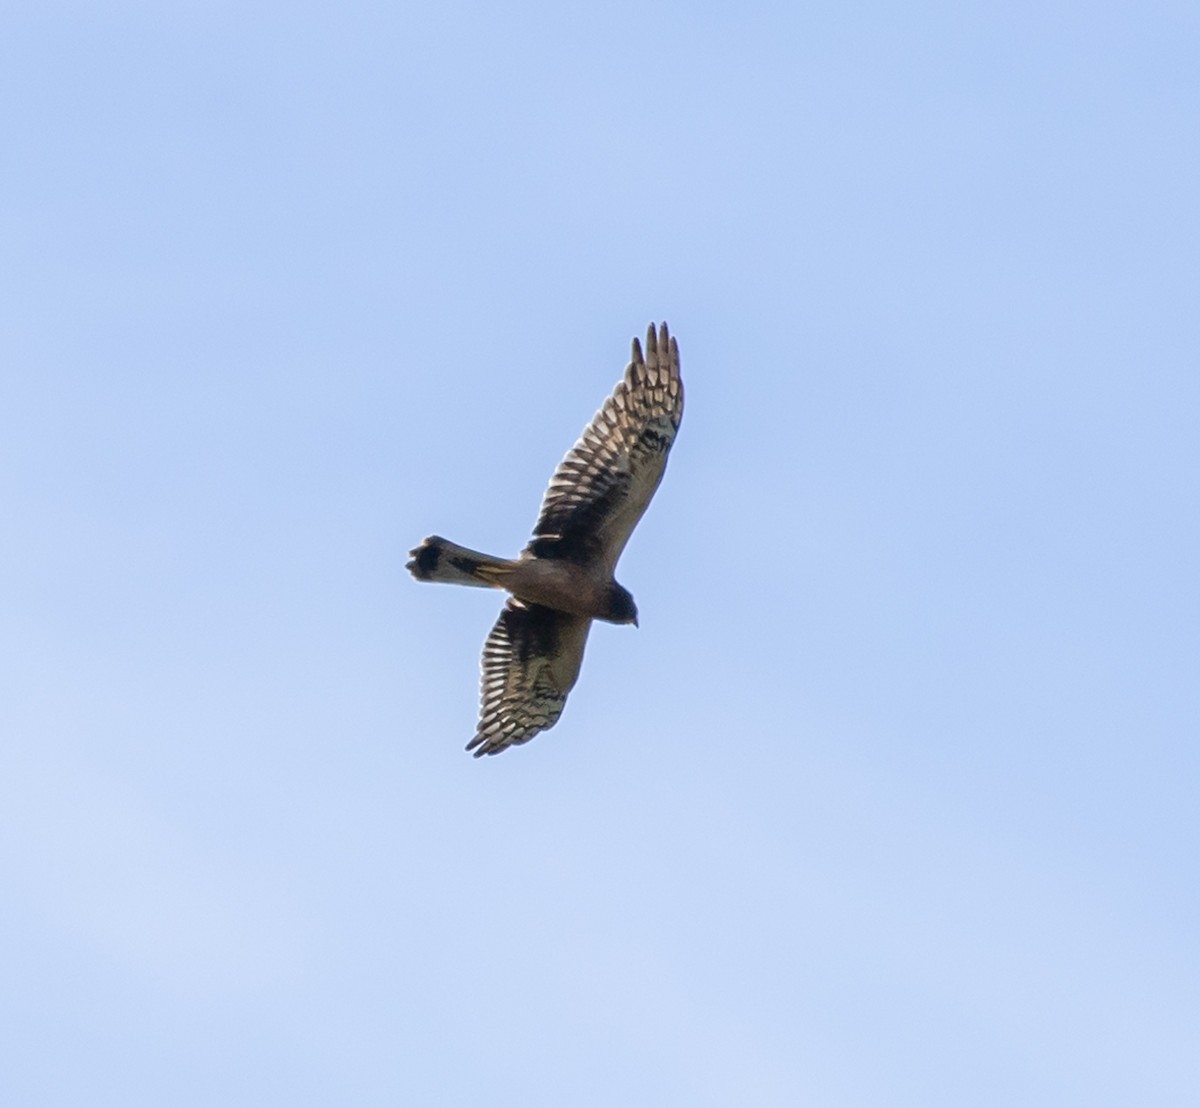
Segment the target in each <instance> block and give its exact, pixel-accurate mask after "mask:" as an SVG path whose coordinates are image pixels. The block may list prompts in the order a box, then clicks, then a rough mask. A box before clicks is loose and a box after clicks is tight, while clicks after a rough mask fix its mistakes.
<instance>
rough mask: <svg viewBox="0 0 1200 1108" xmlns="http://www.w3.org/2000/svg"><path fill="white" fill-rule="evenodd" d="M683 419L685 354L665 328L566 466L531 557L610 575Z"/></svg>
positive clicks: (649, 339) (636, 352) (649, 340)
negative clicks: (564, 561) (575, 564)
mask: <svg viewBox="0 0 1200 1108" xmlns="http://www.w3.org/2000/svg"><path fill="white" fill-rule="evenodd" d="M682 418H683V382H682V380H680V377H679V347H678V346H677V345H676V342H675V340H674V339H673V338H671V336H670V334H669V333H668V331H667V325H666V324H665V323H664V324H663V325H662V326H661V327H660V328H659V330H658V333H657V334H655V331H654V326H653V324H652V325H651V326H650V329H649V330H648V331H647V332H646V354H645V357H643V356H642V347H641V344H640V343H639V342H638V340H637V339H636V338H635V339H634V340H633V355H632V359H631V361H630V363H629V365H628V367H627V368H626V370H625V376H624V378H623V379H622V380H621V381H620V382H618V384H617V387H616V388H615V389H614V390H613V394H612V396H610V397H609V398H608V399H607V400H606V401H605V402H604V406H603V407H602V408H601V409H600V411H598V412H597V413H596V415H595V416H594V417H593V419H592V421H591V423H589V424H588V425H587V427H586V428H585V429H584V432H583V434H582V435H581V436H580V439H579V441H578V442H577V443H576V444H575V445H574V446H573V447H572V448H571V450H570V451H569V452H568V454H567V456H566V457H565V458H563V460H562V462H560V463H559V466H558V469H556V470H555V471H554V476H553V477H552V478H551V479H550V487H549V488H548V489H547V490H546V495H545V497H544V498H543V499H542V509H541V512H540V513H539V515H538V521H537V524H536V525H535V526H534V529H533V534H534V537H533V539H532V540H531V541H530V543H529V547H528V550H529V551H530V553H532V554H534V555H536V556H538V557H548V558H565V559H568V560H569V561H573V562H579V563H581V564H588V565H592V566H596V567H599V568H602V569H605V570H607V572H608V573H609V574H611V573H612V571H613V569H614V568H615V566H616V564H617V559H618V558H620V556H621V551H622V550H624V549H625V544H626V543H627V542H628V541H629V536H630V534H632V532H633V529H634V527H635V526H636V525H637V522H638V520H639V519H641V517H642V513H643V512H644V511H645V510H646V505H647V504H649V503H650V498H651V497H652V496H653V495H654V490H655V489H657V488H658V483H659V482H660V481H661V480H662V475H663V471H664V470H665V469H666V467H667V453H668V452H669V451H670V449H671V444H672V443H673V442H674V441H675V434H676V432H677V431H678V430H679V422H680V420H681V419H682Z"/></svg>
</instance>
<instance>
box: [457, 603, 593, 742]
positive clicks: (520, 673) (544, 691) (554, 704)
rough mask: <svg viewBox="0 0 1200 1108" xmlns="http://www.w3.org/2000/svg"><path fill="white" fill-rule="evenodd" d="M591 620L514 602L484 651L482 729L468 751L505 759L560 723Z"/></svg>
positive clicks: (495, 629)
mask: <svg viewBox="0 0 1200 1108" xmlns="http://www.w3.org/2000/svg"><path fill="white" fill-rule="evenodd" d="M591 622H592V621H591V620H590V619H587V618H585V617H582V616H572V615H568V614H567V613H566V612H557V611H555V610H554V609H553V608H543V607H542V606H541V605H540V604H526V603H525V602H523V601H521V600H510V601H509V602H508V604H507V605H506V606H505V608H504V610H503V611H502V612H501V613H500V618H499V619H498V620H496V626H495V627H493V628H492V633H491V634H490V635H488V637H487V642H486V643H484V646H483V662H482V671H483V673H482V678H481V681H480V698H481V704H480V709H479V727H478V729H477V730H476V733H475V737H474V738H473V739H472V740H471V741H470V742H469V743H467V749H468V750H473V751H474V752H475V757H476V758H478V757H479V756H480V755H482V754H499V753H500V751H502V750H506V749H507V748H508V747H510V746H515V745H517V744H518V743H524V742H528V741H529V740H530V739H532V738H533V736H534V735H536V734H537V733H538V732H539V731H545V730H546V729H547V728H549V727H553V726H554V725H555V723H557V722H558V717H559V716H561V715H562V710H563V706H564V705H565V704H566V702H567V693H569V692H570V691H571V689H572V687H573V686H574V685H575V680H576V678H577V677H578V676H579V667H580V665H581V664H582V662H583V648H584V644H585V643H586V642H587V634H588V629H589V628H590V626H591Z"/></svg>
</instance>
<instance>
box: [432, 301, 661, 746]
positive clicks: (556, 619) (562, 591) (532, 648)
mask: <svg viewBox="0 0 1200 1108" xmlns="http://www.w3.org/2000/svg"><path fill="white" fill-rule="evenodd" d="M682 418H683V381H682V380H680V377H679V347H678V346H677V345H676V343H675V340H674V339H673V338H671V336H670V334H669V332H668V331H667V325H666V324H665V323H664V324H662V326H661V327H659V328H658V331H657V333H656V332H655V329H654V325H653V324H651V325H650V328H649V330H648V331H647V332H646V351H645V355H643V353H642V347H641V344H640V343H639V342H638V340H637V339H636V338H635V339H634V340H633V354H632V356H631V358H630V362H629V365H628V366H627V367H626V369H625V376H624V378H622V380H620V381H618V382H617V387H616V388H615V389H613V393H612V395H611V396H610V397H609V398H608V399H607V400H606V401H605V402H604V406H603V407H602V408H601V409H600V410H599V411H598V412H597V413H596V414H595V416H594V417H593V418H592V421H591V423H589V424H588V425H587V427H585V428H584V431H583V434H582V435H581V436H580V438H579V441H578V442H577V443H576V444H575V445H574V446H573V447H572V448H571V449H570V450H569V451H568V452H567V456H566V457H565V458H563V460H562V461H561V462H560V463H559V466H558V469H556V470H555V471H554V476H553V477H551V478H550V487H549V488H547V489H546V494H545V496H544V497H543V498H542V508H541V511H540V512H539V514H538V520H537V523H536V524H535V525H534V528H533V538H532V539H530V541H529V544H528V545H527V546H526V547H525V549H524V550H523V551H521V554H520V556H519V557H517V558H515V559H512V560H508V559H505V558H495V557H492V556H491V555H490V554H481V553H480V552H479V551H478V550H469V549H467V547H465V546H459V545H458V544H457V543H452V542H450V541H448V540H447V539H443V538H442V537H441V536H439V535H431V536H430V537H429V538H427V539H426V540H425V541H424V542H422V543H421V545H420V546H418V547H417V548H416V549H415V550H413V551H411V553H412V561H410V562H409V563H408V569H409V571H410V572H411V573H412V575H413V576H414V577H415V578H416V579H417V580H418V581H443V582H446V583H447V584H452V585H475V586H480V587H483V588H496V589H504V590H506V591H507V592H509V593H510V594H511V597H510V599H509V600H508V602H507V603H506V604H505V606H504V609H503V611H501V613H500V618H499V619H498V620H496V626H495V627H493V628H492V632H491V634H490V635H488V637H487V642H485V643H484V646H483V662H482V671H483V673H482V679H481V682H480V684H481V692H480V699H481V704H480V710H479V726H478V728H477V729H476V733H475V737H474V738H473V739H472V740H471V741H470V742H469V743H467V749H468V750H471V751H474V753H475V757H477V758H478V757H479V756H480V755H482V754H499V753H500V752H501V751H502V750H507V749H508V748H509V747H510V746H515V745H517V744H519V743H525V742H528V741H529V740H530V739H532V738H533V736H534V735H536V734H537V733H538V732H539V731H545V730H546V729H547V728H550V727H553V726H554V724H555V723H557V722H558V717H559V716H561V715H562V710H563V706H564V705H565V704H566V702H567V693H569V692H570V691H571V689H572V688H573V687H574V685H575V681H576V679H577V678H578V677H579V667H580V665H581V664H582V663H583V648H584V644H585V643H586V642H587V635H588V631H589V630H590V628H591V626H592V620H593V619H601V620H604V621H605V622H607V623H632V624H634V625H635V626H636V625H637V606H636V605H635V604H634V602H633V597H632V596H630V595H629V592H628V591H627V590H626V589H624V588H623V587H622V586H621V585H618V584H617V582H616V580H615V578H614V577H613V573H614V571H615V570H616V567H617V559H618V558H620V557H621V551H622V550H624V549H625V544H626V543H627V542H628V541H629V536H630V535H631V534H632V532H633V529H634V527H635V526H637V522H638V520H639V519H641V518H642V513H643V512H645V510H646V506H647V505H648V504H649V503H650V498H651V497H652V496H654V491H655V489H657V488H658V484H659V482H660V481H661V480H662V476H663V472H664V470H665V469H666V467H667V455H668V453H669V452H670V450H671V444H672V443H673V442H674V441H675V434H676V432H677V431H678V430H679V422H680V420H681V419H682Z"/></svg>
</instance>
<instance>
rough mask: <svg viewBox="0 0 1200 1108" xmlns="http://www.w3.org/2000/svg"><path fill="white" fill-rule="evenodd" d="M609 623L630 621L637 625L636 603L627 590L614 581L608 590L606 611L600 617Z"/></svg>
mask: <svg viewBox="0 0 1200 1108" xmlns="http://www.w3.org/2000/svg"><path fill="white" fill-rule="evenodd" d="M600 618H601V619H605V620H607V621H608V622H609V623H632V624H633V625H634V627H636V626H637V605H636V604H635V603H634V602H633V597H632V596H630V595H629V590H628V589H624V588H622V587H621V586H620V585H618V584H617V583H616V581H614V582H613V583H612V585H611V586H610V587H609V590H608V611H607V612H606V613H605V614H604V615H603V616H601V617H600Z"/></svg>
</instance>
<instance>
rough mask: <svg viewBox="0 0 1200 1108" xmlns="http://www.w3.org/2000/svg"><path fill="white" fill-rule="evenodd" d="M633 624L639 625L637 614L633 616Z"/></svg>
mask: <svg viewBox="0 0 1200 1108" xmlns="http://www.w3.org/2000/svg"><path fill="white" fill-rule="evenodd" d="M633 625H634V627H636V626H637V625H638V621H637V616H634V617H633Z"/></svg>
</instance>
